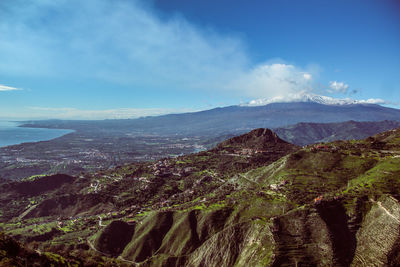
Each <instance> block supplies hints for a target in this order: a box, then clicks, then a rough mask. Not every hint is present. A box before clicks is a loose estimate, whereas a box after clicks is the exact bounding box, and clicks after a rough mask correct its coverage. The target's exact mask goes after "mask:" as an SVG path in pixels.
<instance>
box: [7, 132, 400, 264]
mask: <svg viewBox="0 0 400 267" xmlns="http://www.w3.org/2000/svg"><path fill="white" fill-rule="evenodd" d="M399 174H400V129H397V130H391V131H387V132H384V133H381V134H378V135H375V136H371V137H368V138H366V139H362V140H351V141H334V142H330V143H321V144H315V145H309V146H305V147H303V148H301V147H298V146H295V145H292V144H290V143H287V142H286V141H283V140H282V139H280V138H279V137H278V136H277V135H276V134H275V133H274V132H272V131H270V130H268V129H256V130H253V131H251V132H249V133H247V134H244V135H241V136H237V137H233V138H231V139H228V140H226V141H224V142H222V143H220V144H219V145H217V146H216V147H215V148H214V149H211V150H208V151H202V152H199V153H196V154H191V155H186V156H180V157H176V158H165V159H162V160H158V161H153V162H141V163H133V164H127V165H124V166H121V167H118V168H114V169H110V170H104V171H100V172H96V173H92V174H82V175H81V176H79V177H70V176H54V177H38V178H36V179H33V180H31V181H25V182H8V181H3V183H2V185H1V187H0V193H1V196H2V199H1V203H2V206H1V221H2V223H1V225H0V226H1V227H2V230H3V231H5V232H6V233H7V234H9V235H12V236H13V237H14V238H18V239H19V240H20V241H21V242H24V243H25V244H27V246H30V247H32V248H34V249H37V250H39V251H50V252H53V253H58V254H61V255H62V257H65V258H66V259H74V260H79V261H80V262H81V263H82V264H86V265H90V264H94V263H99V262H104V263H107V264H110V265H113V264H114V265H123V264H127V265H129V264H133V263H137V264H139V265H140V266H182V265H189V266H215V265H220V266H234V265H237V266H243V265H250V266H295V265H302V266H349V265H351V266H368V265H369V264H370V265H374V266H397V265H399V264H400V260H399V259H400V256H399V255H400V250H399V249H398V248H399V247H398V240H399V238H400V235H399V233H398V229H399V228H400V203H399V200H400V182H399V181H398V179H397V177H398V175H399ZM46 179H48V180H50V179H54V183H53V184H51V185H49V184H48V183H45V182H43V181H46ZM35 184H36V185H38V186H37V188H38V189H37V190H36V191H35V192H36V193H27V192H25V191H24V190H21V188H25V186H29V187H35ZM367 263H368V264H367Z"/></svg>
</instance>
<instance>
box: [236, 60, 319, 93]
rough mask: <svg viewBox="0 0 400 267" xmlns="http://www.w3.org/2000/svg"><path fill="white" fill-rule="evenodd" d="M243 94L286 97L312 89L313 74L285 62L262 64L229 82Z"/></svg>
mask: <svg viewBox="0 0 400 267" xmlns="http://www.w3.org/2000/svg"><path fill="white" fill-rule="evenodd" d="M229 89H234V90H237V91H239V92H240V93H241V94H242V95H245V96H250V97H260V98H265V97H268V98H273V97H278V98H279V97H284V96H286V95H289V94H294V93H298V92H302V91H311V90H312V74H311V73H308V72H305V71H304V70H302V69H300V68H298V67H296V66H294V65H291V64H284V63H272V64H261V65H258V66H256V67H254V68H253V69H251V70H249V71H247V72H242V73H241V75H239V76H238V78H236V79H234V80H233V82H232V83H231V84H229Z"/></svg>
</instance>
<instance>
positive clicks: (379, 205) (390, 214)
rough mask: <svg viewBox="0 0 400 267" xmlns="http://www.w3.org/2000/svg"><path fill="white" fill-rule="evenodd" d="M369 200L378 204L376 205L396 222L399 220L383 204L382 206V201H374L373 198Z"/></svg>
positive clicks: (399, 221)
mask: <svg viewBox="0 0 400 267" xmlns="http://www.w3.org/2000/svg"><path fill="white" fill-rule="evenodd" d="M370 201H371V202H372V203H376V204H377V205H378V207H379V208H380V209H381V210H383V211H384V212H385V213H386V214H387V215H388V216H389V217H391V218H392V219H394V220H395V221H396V222H398V223H400V220H399V219H398V218H397V217H396V216H394V215H393V214H392V213H390V211H388V210H387V209H386V208H385V207H384V206H382V203H381V202H380V201H375V200H373V199H370Z"/></svg>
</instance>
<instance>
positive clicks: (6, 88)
mask: <svg viewBox="0 0 400 267" xmlns="http://www.w3.org/2000/svg"><path fill="white" fill-rule="evenodd" d="M15 90H20V89H19V88H15V87H11V86H6V85H2V84H0V91H15Z"/></svg>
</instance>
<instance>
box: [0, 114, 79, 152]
mask: <svg viewBox="0 0 400 267" xmlns="http://www.w3.org/2000/svg"><path fill="white" fill-rule="evenodd" d="M21 124H22V122H21V123H19V122H12V121H1V120H0V147H5V146H10V145H17V144H21V143H27V142H39V141H47V140H51V139H54V138H57V137H61V136H63V135H66V134H68V133H72V132H74V131H73V130H64V129H47V128H25V127H18V126H19V125H21Z"/></svg>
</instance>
